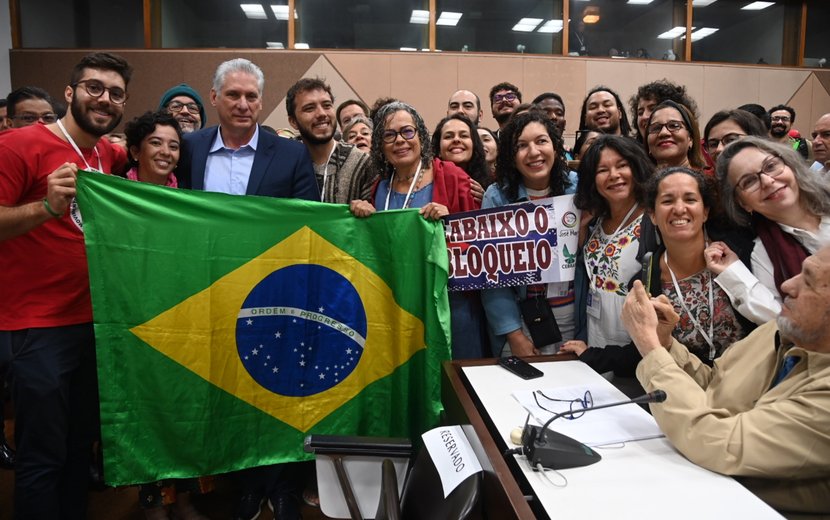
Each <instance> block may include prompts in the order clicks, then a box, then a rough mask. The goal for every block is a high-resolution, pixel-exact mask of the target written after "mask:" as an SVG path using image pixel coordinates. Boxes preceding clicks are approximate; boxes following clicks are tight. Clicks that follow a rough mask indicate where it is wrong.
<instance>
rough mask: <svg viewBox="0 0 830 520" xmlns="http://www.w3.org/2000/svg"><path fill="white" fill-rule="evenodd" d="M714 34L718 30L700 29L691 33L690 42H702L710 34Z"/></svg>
mask: <svg viewBox="0 0 830 520" xmlns="http://www.w3.org/2000/svg"><path fill="white" fill-rule="evenodd" d="M716 32H718V29H716V28H715V27H701V28H700V29H698V30H697V31H695V32H693V33H692V41H693V42H696V41H698V40H702V39H703V38H706V37H707V36H709V35H710V34H715V33H716Z"/></svg>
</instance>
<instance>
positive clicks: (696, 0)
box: [692, 0, 717, 7]
mask: <svg viewBox="0 0 830 520" xmlns="http://www.w3.org/2000/svg"><path fill="white" fill-rule="evenodd" d="M715 2H717V0H693V1H692V7H706V6H708V5H712V4H714V3H715Z"/></svg>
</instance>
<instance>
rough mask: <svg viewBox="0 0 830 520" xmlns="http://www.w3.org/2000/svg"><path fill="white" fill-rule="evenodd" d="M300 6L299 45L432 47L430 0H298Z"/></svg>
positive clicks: (320, 47)
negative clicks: (430, 38)
mask: <svg viewBox="0 0 830 520" xmlns="http://www.w3.org/2000/svg"><path fill="white" fill-rule="evenodd" d="M296 6H297V14H298V18H297V33H296V40H295V41H296V42H297V48H312V49H314V48H317V49H395V50H397V49H401V50H420V49H426V48H429V1H428V0H395V1H389V0H354V1H345V0H338V1H326V0H297V2H296ZM301 44H304V45H301ZM305 45H307V46H308V47H305Z"/></svg>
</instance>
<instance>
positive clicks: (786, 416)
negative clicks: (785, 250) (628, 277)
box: [637, 321, 830, 513]
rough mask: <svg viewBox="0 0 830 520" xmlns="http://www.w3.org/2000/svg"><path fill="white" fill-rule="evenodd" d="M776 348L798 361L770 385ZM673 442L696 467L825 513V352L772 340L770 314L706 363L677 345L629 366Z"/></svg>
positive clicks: (828, 374)
mask: <svg viewBox="0 0 830 520" xmlns="http://www.w3.org/2000/svg"><path fill="white" fill-rule="evenodd" d="M786 355H794V356H797V357H799V358H801V359H800V360H799V362H798V364H796V366H795V368H793V370H792V372H790V374H789V375H788V376H787V377H786V378H785V379H784V380H783V381H781V382H780V383H779V384H778V385H776V386H775V387H774V388H770V386H771V385H772V381H773V378H774V376H775V374H776V372H777V370H778V367H779V366H780V365H781V362H782V360H783V358H784V356H786ZM637 378H638V379H639V380H640V383H642V385H643V387H644V388H645V389H646V390H647V391H652V390H655V389H658V388H659V389H662V390H664V391H665V392H666V394H668V398H667V399H666V401H665V402H664V403H662V404H655V405H652V406H651V411H652V413H653V414H654V418H655V419H656V420H657V423H658V424H659V425H660V428H661V429H662V430H663V432H664V433H665V434H666V436H667V437H668V438H669V440H670V441H671V442H672V444H674V446H675V447H677V449H678V450H679V451H680V452H681V453H682V454H683V455H685V456H686V457H687V458H688V459H689V460H691V461H692V462H694V463H696V464H698V465H700V466H703V467H704V468H707V469H710V470H712V471H716V472H718V473H722V474H725V475H733V476H736V477H743V478H741V479H740V481H741V482H742V483H743V484H744V485H746V486H747V487H748V488H749V489H751V490H752V491H753V492H755V493H756V494H758V495H759V496H760V497H761V498H762V499H764V500H765V501H766V502H767V503H769V504H770V505H771V506H773V507H775V508H776V509H779V510H782V511H792V512H824V513H830V354H822V353H817V352H811V351H806V350H804V349H802V348H799V347H796V346H791V345H781V344H780V341H779V337H778V329H777V327H776V324H775V322H774V321H772V322H769V323H767V324H766V325H763V326H761V327H759V328H758V329H756V330H755V331H754V332H753V333H752V334H750V335H749V336H747V337H746V338H744V339H743V340H742V341H739V342H738V343H735V344H734V345H732V346H731V347H729V348H728V349H727V350H726V352H725V353H724V354H723V356H721V357H720V358H719V359H718V360H716V361H715V365H714V367H711V368H710V367H708V366H706V365H705V364H703V363H702V362H701V361H700V360H699V359H698V358H697V357H695V356H693V355H691V354H690V353H689V351H688V350H687V349H686V347H684V346H683V345H681V344H680V343H678V342H677V341H676V340H675V341H674V342H673V344H672V346H671V348H670V350H669V351H667V350H665V349H662V348H660V349H657V350H655V351H653V352H651V353H649V354H648V355H647V356H646V357H645V358H643V360H642V362H640V364H639V366H638V367H637Z"/></svg>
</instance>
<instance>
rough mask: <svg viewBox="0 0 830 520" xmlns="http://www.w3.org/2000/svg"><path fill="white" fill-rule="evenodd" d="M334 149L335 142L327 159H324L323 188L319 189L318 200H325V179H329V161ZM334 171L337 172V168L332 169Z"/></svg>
mask: <svg viewBox="0 0 830 520" xmlns="http://www.w3.org/2000/svg"><path fill="white" fill-rule="evenodd" d="M335 150H337V143H334V146H332V147H331V151H330V152H329V157H328V159H326V169H325V170H323V189H321V190H320V202H325V200H324V199H325V198H326V181H327V180H328V179H329V162H331V156H332V155H334V151H335ZM334 173H335V174H337V168H335V169H334ZM332 202H334V201H332Z"/></svg>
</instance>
